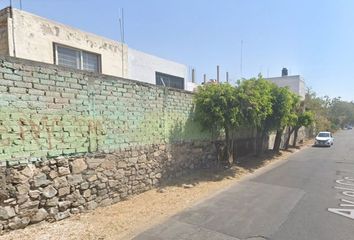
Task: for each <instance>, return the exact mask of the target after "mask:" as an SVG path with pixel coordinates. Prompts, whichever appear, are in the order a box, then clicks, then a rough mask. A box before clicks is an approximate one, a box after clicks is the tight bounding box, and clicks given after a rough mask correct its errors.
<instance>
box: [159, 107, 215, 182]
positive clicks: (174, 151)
mask: <svg viewBox="0 0 354 240" xmlns="http://www.w3.org/2000/svg"><path fill="white" fill-rule="evenodd" d="M192 108H193V107H192ZM189 112H190V114H188V116H187V118H183V117H182V116H181V117H180V118H177V119H176V120H175V121H174V122H173V123H171V126H169V127H168V129H169V131H168V138H167V139H166V141H167V143H166V159H165V161H164V163H166V164H163V165H164V169H163V170H162V178H161V184H162V185H163V184H164V183H166V182H169V181H171V180H172V179H174V178H178V177H180V176H182V175H185V174H187V173H190V172H192V171H193V172H194V171H196V169H208V168H213V167H214V166H215V163H216V159H217V153H216V148H215V144H214V141H213V140H214V138H215V137H214V136H213V135H212V134H211V131H202V128H201V126H200V124H199V123H198V122H197V121H196V120H195V119H194V112H193V109H190V111H189ZM197 133H199V134H197ZM200 133H202V137H201V136H200Z"/></svg>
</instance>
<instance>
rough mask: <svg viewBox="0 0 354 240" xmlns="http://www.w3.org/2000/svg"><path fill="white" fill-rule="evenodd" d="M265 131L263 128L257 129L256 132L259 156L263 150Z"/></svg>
mask: <svg viewBox="0 0 354 240" xmlns="http://www.w3.org/2000/svg"><path fill="white" fill-rule="evenodd" d="M263 139H264V133H263V131H262V130H261V129H257V134H256V155H257V156H259V155H261V154H262V152H263Z"/></svg>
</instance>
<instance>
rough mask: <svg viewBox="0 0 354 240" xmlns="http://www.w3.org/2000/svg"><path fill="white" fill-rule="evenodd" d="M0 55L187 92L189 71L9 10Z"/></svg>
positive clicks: (3, 18)
mask: <svg viewBox="0 0 354 240" xmlns="http://www.w3.org/2000/svg"><path fill="white" fill-rule="evenodd" d="M0 54H1V55H8V56H12V57H18V58H24V59H29V60H33V61H39V62H44V63H50V64H57V65H61V66H65V67H70V68H75V69H81V70H87V71H93V72H99V73H102V74H106V75H112V76H116V77H123V78H129V79H133V80H138V81H142V82H147V83H151V84H158V85H163V84H165V85H166V86H170V87H175V88H180V89H185V90H189V91H192V90H193V88H194V87H195V84H194V83H192V82H191V81H190V78H189V75H190V74H189V69H188V66H186V65H184V64H180V63H176V62H173V61H169V60H166V59H163V58H159V57H156V56H153V55H150V54H147V53H144V52H141V51H138V50H134V49H131V48H129V47H128V46H127V45H126V44H123V43H121V42H118V41H114V40H110V39H107V38H104V37H100V36H97V35H95V34H92V33H87V32H84V31H81V30H79V29H76V28H72V27H69V26H66V25H64V24H61V23H57V22H54V21H51V20H48V19H45V18H42V17H39V16H36V15H33V14H31V13H28V12H25V11H21V10H18V9H14V8H5V9H3V10H1V11H0Z"/></svg>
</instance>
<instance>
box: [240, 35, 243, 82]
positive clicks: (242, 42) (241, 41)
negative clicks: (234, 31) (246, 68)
mask: <svg viewBox="0 0 354 240" xmlns="http://www.w3.org/2000/svg"><path fill="white" fill-rule="evenodd" d="M242 61H243V40H241V61H240V73H241V78H242V77H243V73H242V68H243V66H242V65H243V63H242Z"/></svg>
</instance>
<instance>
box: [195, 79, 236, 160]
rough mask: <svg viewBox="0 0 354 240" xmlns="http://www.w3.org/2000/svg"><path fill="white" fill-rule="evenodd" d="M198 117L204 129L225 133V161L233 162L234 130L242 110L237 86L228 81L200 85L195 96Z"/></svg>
mask: <svg viewBox="0 0 354 240" xmlns="http://www.w3.org/2000/svg"><path fill="white" fill-rule="evenodd" d="M194 102H195V106H196V109H195V112H196V119H197V120H198V121H199V122H200V123H201V125H202V127H203V128H204V129H209V130H210V129H213V130H214V131H216V132H219V131H223V132H224V133H225V150H224V153H223V155H222V156H223V159H222V160H223V161H226V162H228V163H230V164H231V163H232V162H233V136H232V132H233V130H234V129H235V128H237V127H238V126H239V121H240V110H239V106H240V104H239V102H238V98H237V94H236V89H235V87H232V86H231V85H230V84H228V83H223V84H207V85H204V86H200V87H199V88H198V91H197V93H196V94H195V96H194Z"/></svg>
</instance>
